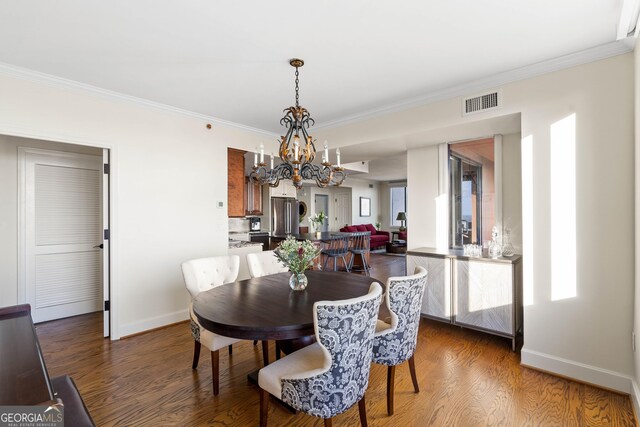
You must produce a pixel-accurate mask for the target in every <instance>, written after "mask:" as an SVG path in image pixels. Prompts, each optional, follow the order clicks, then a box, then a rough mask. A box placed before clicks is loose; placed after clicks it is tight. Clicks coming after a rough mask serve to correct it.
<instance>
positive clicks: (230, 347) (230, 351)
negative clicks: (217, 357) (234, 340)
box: [229, 345, 233, 356]
mask: <svg viewBox="0 0 640 427" xmlns="http://www.w3.org/2000/svg"><path fill="white" fill-rule="evenodd" d="M232 354H233V346H232V345H229V356H231V355H232Z"/></svg>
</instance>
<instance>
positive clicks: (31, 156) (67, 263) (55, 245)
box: [18, 147, 110, 336]
mask: <svg viewBox="0 0 640 427" xmlns="http://www.w3.org/2000/svg"><path fill="white" fill-rule="evenodd" d="M96 151H97V152H100V151H102V155H91V154H79V153H73V152H62V151H52V150H43V149H35V148H25V147H20V148H18V159H19V163H18V171H19V177H20V180H19V209H20V215H19V225H18V230H19V235H20V236H19V241H18V242H19V246H20V250H19V264H18V265H19V274H18V277H19V284H20V288H19V296H20V295H21V296H22V297H21V298H19V299H20V300H21V301H20V302H26V303H29V304H30V305H31V307H32V316H33V320H34V322H35V323H38V322H44V321H48V320H54V319H60V318H64V317H70V316H76V315H80V314H85V313H91V312H96V311H103V312H104V328H103V329H104V336H108V335H109V332H110V331H109V326H110V317H109V314H110V310H109V308H110V307H109V225H108V224H109V186H108V184H109V174H108V172H109V170H108V165H109V150H106V149H105V150H99V149H97V150H96Z"/></svg>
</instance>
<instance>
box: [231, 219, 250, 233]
mask: <svg viewBox="0 0 640 427" xmlns="http://www.w3.org/2000/svg"><path fill="white" fill-rule="evenodd" d="M248 231H249V220H248V219H247V218H229V233H244V232H248Z"/></svg>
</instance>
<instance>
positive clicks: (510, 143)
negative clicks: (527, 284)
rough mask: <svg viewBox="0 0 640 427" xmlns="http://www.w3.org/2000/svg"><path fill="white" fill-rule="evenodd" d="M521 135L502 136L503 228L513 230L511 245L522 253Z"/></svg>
mask: <svg viewBox="0 0 640 427" xmlns="http://www.w3.org/2000/svg"><path fill="white" fill-rule="evenodd" d="M520 139H521V136H520V134H519V133H517V134H515V133H512V134H508V135H503V136H502V227H503V229H505V228H507V227H508V228H510V229H511V244H512V245H513V247H514V248H515V249H516V252H517V253H522V163H521V161H522V157H521V156H522V150H521V149H520Z"/></svg>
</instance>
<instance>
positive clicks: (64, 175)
mask: <svg viewBox="0 0 640 427" xmlns="http://www.w3.org/2000/svg"><path fill="white" fill-rule="evenodd" d="M100 184H101V174H100V171H97V170H89V169H78V168H68V167H61V166H51V165H40V164H36V165H35V205H36V206H35V213H36V215H35V239H36V246H42V245H68V244H79V243H87V244H95V243H99V242H100V241H101V236H100V230H101V227H102V223H101V217H100V216H101V208H100V200H101V199H100V198H101V195H100Z"/></svg>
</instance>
